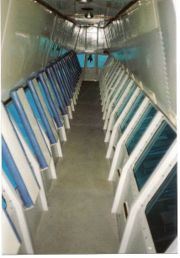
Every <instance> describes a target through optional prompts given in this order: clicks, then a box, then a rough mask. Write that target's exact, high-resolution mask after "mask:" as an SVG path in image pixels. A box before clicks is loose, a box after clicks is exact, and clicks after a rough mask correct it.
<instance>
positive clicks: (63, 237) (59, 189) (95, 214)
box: [35, 82, 118, 254]
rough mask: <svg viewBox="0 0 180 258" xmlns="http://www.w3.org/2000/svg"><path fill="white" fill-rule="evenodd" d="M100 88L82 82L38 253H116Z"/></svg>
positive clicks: (93, 84)
mask: <svg viewBox="0 0 180 258" xmlns="http://www.w3.org/2000/svg"><path fill="white" fill-rule="evenodd" d="M101 116H102V114H101V107H100V97H99V88H98V85H97V83H95V82H84V83H83V86H82V88H81V93H80V96H79V100H78V105H77V106H76V111H75V113H74V119H73V120H72V121H71V130H70V132H69V133H68V142H67V143H66V144H65V145H64V146H63V153H64V158H63V160H61V161H60V162H59V163H58V165H57V170H58V180H57V181H56V182H55V183H54V185H53V187H52V189H51V191H50V194H49V196H48V202H49V211H48V212H46V213H45V214H43V216H42V219H41V223H40V226H39V230H38V233H37V236H36V240H35V244H36V246H35V252H36V253H38V254H62V253H64V254H88V253H89V254H93V253H94V254H95V253H116V252H117V250H118V236H117V227H116V221H115V219H114V218H113V216H112V215H111V213H110V210H111V205H112V198H113V189H112V186H111V184H110V183H109V182H108V181H107V180H106V179H107V174H108V165H107V163H106V160H105V151H106V149H105V145H104V142H103V139H104V134H103V131H102V120H101Z"/></svg>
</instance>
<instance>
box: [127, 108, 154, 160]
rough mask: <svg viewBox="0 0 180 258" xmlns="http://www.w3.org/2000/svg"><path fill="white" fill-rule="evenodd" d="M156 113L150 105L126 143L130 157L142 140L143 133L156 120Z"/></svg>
mask: <svg viewBox="0 0 180 258" xmlns="http://www.w3.org/2000/svg"><path fill="white" fill-rule="evenodd" d="M156 112H157V111H156V109H155V108H154V107H153V106H152V105H151V104H150V105H149V106H148V108H147V109H146V111H145V112H144V114H143V115H142V117H141V118H140V120H139V122H138V124H137V125H136V127H135V128H134V130H133V131H132V133H131V135H130V136H129V138H128V140H127V142H126V148H127V152H128V154H129V155H130V154H131V152H132V151H133V150H134V148H135V147H136V144H137V143H138V141H139V140H140V138H141V136H142V135H143V133H144V132H145V131H146V129H147V127H148V126H149V124H150V122H151V121H152V119H153V118H154V116H155V114H156Z"/></svg>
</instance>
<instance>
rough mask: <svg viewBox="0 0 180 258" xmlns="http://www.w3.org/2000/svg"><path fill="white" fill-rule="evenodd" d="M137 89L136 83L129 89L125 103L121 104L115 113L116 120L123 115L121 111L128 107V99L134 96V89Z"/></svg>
mask: <svg viewBox="0 0 180 258" xmlns="http://www.w3.org/2000/svg"><path fill="white" fill-rule="evenodd" d="M135 89H136V85H135V84H133V85H132V87H131V89H130V90H129V93H128V94H127V96H126V97H125V99H124V101H123V103H122V104H121V105H120V107H119V109H118V111H117V112H116V114H115V117H116V120H117V119H118V118H119V116H120V115H121V113H122V112H123V110H124V108H125V107H126V105H127V103H128V101H129V100H130V98H131V97H132V95H133V93H134V91H135Z"/></svg>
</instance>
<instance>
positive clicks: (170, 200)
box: [145, 165, 177, 253]
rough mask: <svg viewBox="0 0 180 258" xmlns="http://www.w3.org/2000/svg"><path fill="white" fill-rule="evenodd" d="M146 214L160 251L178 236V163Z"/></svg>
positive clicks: (149, 205) (147, 208) (154, 197)
mask: <svg viewBox="0 0 180 258" xmlns="http://www.w3.org/2000/svg"><path fill="white" fill-rule="evenodd" d="M145 214H146V217H147V221H148V224H149V228H150V231H151V234H152V238H153V241H154V245H155V248H156V251H157V252H158V253H163V252H165V251H166V249H167V248H168V247H169V245H170V244H171V243H172V241H173V240H174V239H175V238H176V236H177V165H176V166H174V168H173V169H172V171H171V172H170V174H169V176H168V177H167V178H166V180H165V181H164V182H163V184H162V185H161V186H160V188H159V190H158V191H157V192H156V194H155V195H154V196H153V198H152V199H151V200H150V202H149V203H148V205H147V207H146V210H145Z"/></svg>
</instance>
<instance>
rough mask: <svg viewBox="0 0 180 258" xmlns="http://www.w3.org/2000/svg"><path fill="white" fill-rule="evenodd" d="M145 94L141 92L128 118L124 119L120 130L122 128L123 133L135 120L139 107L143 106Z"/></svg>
mask: <svg viewBox="0 0 180 258" xmlns="http://www.w3.org/2000/svg"><path fill="white" fill-rule="evenodd" d="M144 97H145V96H144V94H143V92H141V93H140V94H139V96H138V97H137V98H136V100H135V101H134V103H133V104H132V106H131V108H130V110H129V112H128V114H127V116H126V117H125V118H124V120H123V121H122V123H121V125H120V128H121V132H122V133H123V132H124V131H125V129H126V128H127V126H128V124H129V123H130V121H131V119H132V118H133V116H134V114H135V113H136V111H137V110H138V108H139V106H140V105H141V103H142V102H143V100H144Z"/></svg>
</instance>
